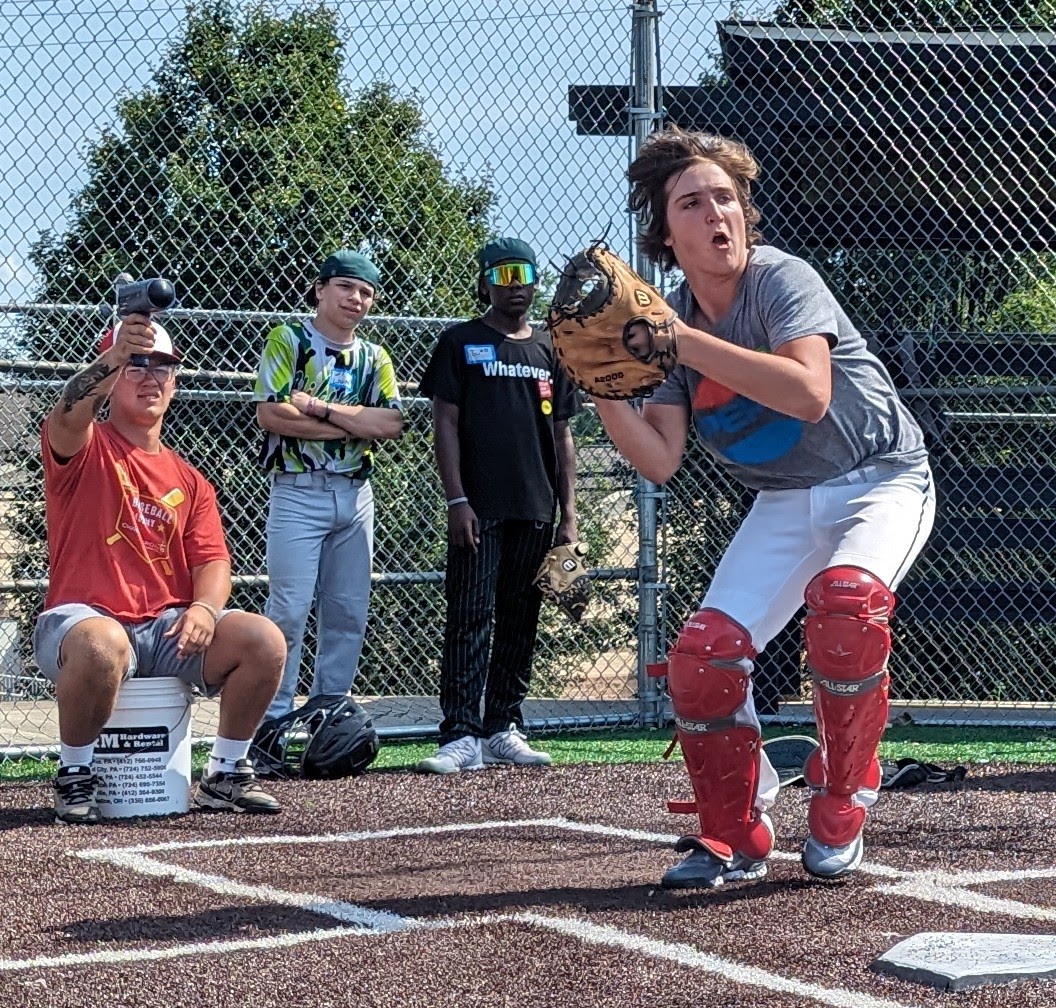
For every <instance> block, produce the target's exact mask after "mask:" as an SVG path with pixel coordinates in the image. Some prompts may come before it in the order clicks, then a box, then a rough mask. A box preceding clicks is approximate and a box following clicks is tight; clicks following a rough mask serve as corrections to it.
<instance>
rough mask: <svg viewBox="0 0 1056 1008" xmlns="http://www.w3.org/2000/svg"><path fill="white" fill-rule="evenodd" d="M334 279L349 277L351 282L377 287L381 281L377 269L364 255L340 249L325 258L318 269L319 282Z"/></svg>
mask: <svg viewBox="0 0 1056 1008" xmlns="http://www.w3.org/2000/svg"><path fill="white" fill-rule="evenodd" d="M334 277H349V278H351V279H353V280H362V281H363V282H364V283H368V284H370V286H371V287H377V286H378V281H380V280H381V274H380V273H379V272H378V267H377V266H375V265H374V263H372V262H371V261H370V260H369V259H368V258H367V257H366V256H365V255H360V254H359V253H358V252H353V251H351V250H350V249H341V250H340V251H338V252H335V253H334V254H333V255H330V256H327V257H326V259H325V260H324V262H323V265H322V266H320V267H319V279H320V280H332V279H333V278H334Z"/></svg>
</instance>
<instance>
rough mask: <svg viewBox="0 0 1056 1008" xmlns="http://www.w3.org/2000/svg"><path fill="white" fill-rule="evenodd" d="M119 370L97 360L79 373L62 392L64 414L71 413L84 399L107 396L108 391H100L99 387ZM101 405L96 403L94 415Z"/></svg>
mask: <svg viewBox="0 0 1056 1008" xmlns="http://www.w3.org/2000/svg"><path fill="white" fill-rule="evenodd" d="M117 370H118V369H117V368H114V367H110V366H109V365H107V363H106V361H103V360H97V361H94V362H93V363H91V364H89V365H88V367H86V368H85V369H84V370H83V371H78V372H77V374H75V375H74V376H73V377H72V378H71V379H70V380H69V381H68V382H67V383H66V387H65V388H64V389H63V390H62V412H63V413H69V412H71V411H72V410H73V408H74V406H76V405H77V403H79V402H81V400H82V399H93V398H95V399H98V398H100V397H102V396H105V395H107V394H108V390H107V391H99V385H100V384H101V383H102V382H104V381H106V379H107V378H109V377H110V376H111V375H112V374H113V373H114V372H115V371H117ZM101 405H102V404H101V403H100V402H96V403H94V404H93V406H94V408H93V413H98V411H99V408H100V406H101Z"/></svg>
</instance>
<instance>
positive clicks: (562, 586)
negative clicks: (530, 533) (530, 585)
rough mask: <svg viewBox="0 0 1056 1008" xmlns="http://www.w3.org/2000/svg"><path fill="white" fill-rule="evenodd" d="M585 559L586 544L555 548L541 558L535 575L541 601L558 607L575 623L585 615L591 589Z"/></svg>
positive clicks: (580, 543)
mask: <svg viewBox="0 0 1056 1008" xmlns="http://www.w3.org/2000/svg"><path fill="white" fill-rule="evenodd" d="M586 555H587V544H586V543H585V542H574V543H565V544H564V545H563V546H555V547H554V548H553V549H552V550H550V552H549V553H547V554H546V556H545V557H543V562H542V563H541V564H540V565H539V570H538V571H537V572H536V575H535V584H536V586H537V587H538V589H539V591H541V592H542V593H543V598H546V599H549V600H550V601H551V602H554V603H556V604H557V605H559V606H560V607H561V608H562V609H563V610H564V611H565V612H566V613H568V615H569V616H570V617H571V618H572V619H573V620H574V621H575V622H576V623H578V622H579V620H580V618H581V617H582V615H583V613H584V612H585V611H586V608H587V596H588V594H589V589H590V581H589V580H588V579H587V575H588V574H589V573H590V572H589V570H588V568H587V564H586V559H585V558H586Z"/></svg>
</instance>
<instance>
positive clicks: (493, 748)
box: [481, 724, 552, 766]
mask: <svg viewBox="0 0 1056 1008" xmlns="http://www.w3.org/2000/svg"><path fill="white" fill-rule="evenodd" d="M481 749H482V755H483V758H484V762H485V763H488V764H492V763H502V764H505V765H507V766H509V765H515V766H549V765H550V763H551V762H552V761H551V759H550V754H549V753H545V752H540V751H539V750H538V749H533V748H532V747H531V746H530V745H529V744H528V739H527V738H525V736H524V734H523V733H522V732H521V731H520V730H519V729H518V727H517V725H516V724H511V725H510V727H509V729H508V730H507V731H501V732H496V733H495V734H494V735H492V736H490V737H489V738H486V739H485V740H484V742H483V744H482V746H481Z"/></svg>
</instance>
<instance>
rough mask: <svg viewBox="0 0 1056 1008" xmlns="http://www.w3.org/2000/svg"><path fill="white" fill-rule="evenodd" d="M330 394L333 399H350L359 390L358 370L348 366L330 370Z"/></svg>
mask: <svg viewBox="0 0 1056 1008" xmlns="http://www.w3.org/2000/svg"><path fill="white" fill-rule="evenodd" d="M327 384H328V385H329V386H330V394H331V396H333V398H334V401H337V400H340V399H351V398H353V397H355V395H356V394H357V393H358V392H359V372H358V371H352V370H350V369H349V368H336V367H335V368H334V369H333V370H332V371H331V372H330V380H329V381H328V383H327Z"/></svg>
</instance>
